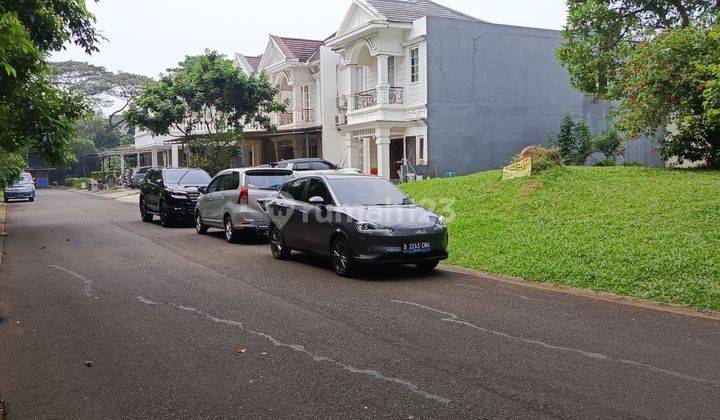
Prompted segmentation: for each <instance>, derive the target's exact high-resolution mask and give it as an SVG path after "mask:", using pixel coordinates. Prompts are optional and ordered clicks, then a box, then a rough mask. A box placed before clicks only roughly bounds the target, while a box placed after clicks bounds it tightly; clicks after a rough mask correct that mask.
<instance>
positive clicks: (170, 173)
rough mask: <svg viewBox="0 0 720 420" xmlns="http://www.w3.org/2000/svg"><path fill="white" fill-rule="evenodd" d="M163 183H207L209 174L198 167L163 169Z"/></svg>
mask: <svg viewBox="0 0 720 420" xmlns="http://www.w3.org/2000/svg"><path fill="white" fill-rule="evenodd" d="M164 175H165V183H166V184H177V185H207V184H209V183H210V180H211V179H212V178H210V175H208V174H207V172H205V171H203V170H200V169H171V170H165V171H164Z"/></svg>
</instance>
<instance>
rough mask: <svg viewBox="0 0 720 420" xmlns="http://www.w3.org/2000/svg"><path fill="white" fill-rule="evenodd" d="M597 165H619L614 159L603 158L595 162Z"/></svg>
mask: <svg viewBox="0 0 720 420" xmlns="http://www.w3.org/2000/svg"><path fill="white" fill-rule="evenodd" d="M595 166H617V162H615V161H614V160H613V159H603V160H600V161H597V162H595Z"/></svg>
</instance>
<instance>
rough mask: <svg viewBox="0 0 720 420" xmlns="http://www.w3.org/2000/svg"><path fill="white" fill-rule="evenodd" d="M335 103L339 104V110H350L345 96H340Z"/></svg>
mask: <svg viewBox="0 0 720 420" xmlns="http://www.w3.org/2000/svg"><path fill="white" fill-rule="evenodd" d="M335 102H336V104H337V108H338V109H347V108H348V97H347V96H345V95H340V96H338V97H337V98H336V99H335Z"/></svg>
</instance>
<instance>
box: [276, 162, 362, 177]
mask: <svg viewBox="0 0 720 420" xmlns="http://www.w3.org/2000/svg"><path fill="white" fill-rule="evenodd" d="M270 166H271V167H273V168H278V169H289V170H291V171H293V172H301V173H302V175H320V174H359V173H360V172H361V171H360V170H359V169H354V168H339V167H338V166H337V165H335V164H333V163H331V162H328V161H327V160H324V159H320V158H301V159H289V160H282V161H280V162H277V163H272V164H270Z"/></svg>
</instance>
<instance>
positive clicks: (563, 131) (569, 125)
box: [550, 114, 594, 165]
mask: <svg viewBox="0 0 720 420" xmlns="http://www.w3.org/2000/svg"><path fill="white" fill-rule="evenodd" d="M550 144H551V145H553V146H554V147H556V148H557V149H558V151H559V153H560V157H561V159H562V163H564V164H566V165H584V164H585V161H586V160H587V158H588V156H590V154H591V153H592V151H593V146H594V145H593V136H592V133H591V131H590V126H588V124H587V122H586V121H585V120H582V119H581V120H577V121H576V120H575V118H573V116H572V115H570V114H565V115H564V116H563V118H562V121H561V122H560V132H559V133H558V134H557V136H551V137H550Z"/></svg>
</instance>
